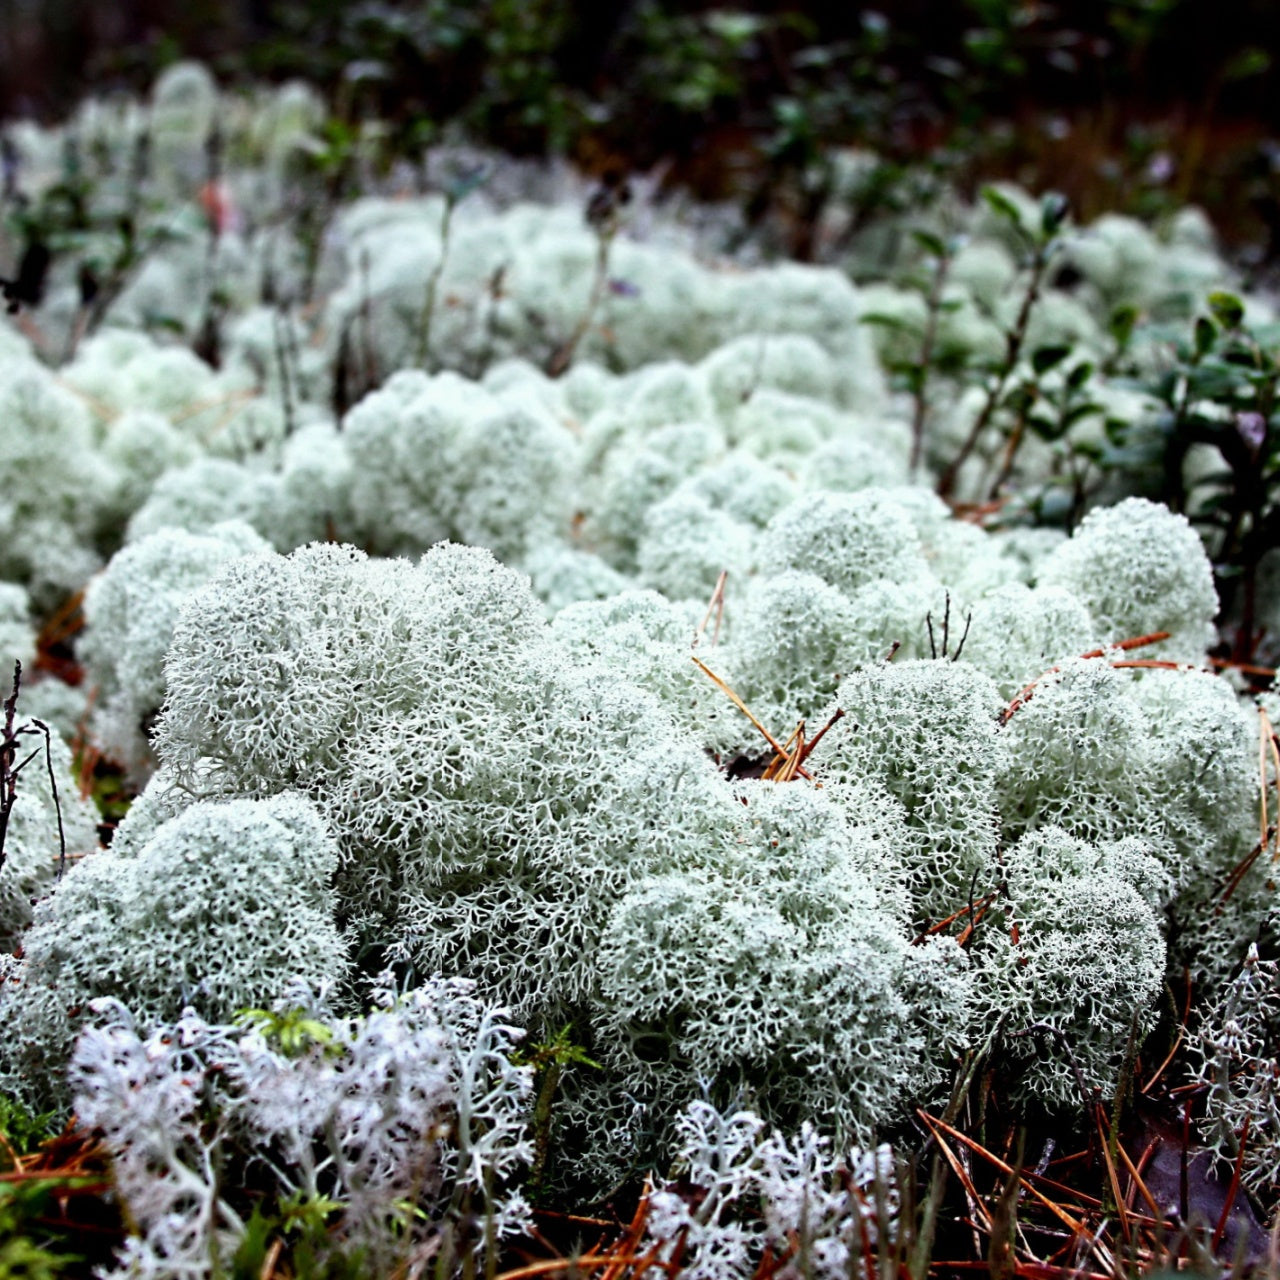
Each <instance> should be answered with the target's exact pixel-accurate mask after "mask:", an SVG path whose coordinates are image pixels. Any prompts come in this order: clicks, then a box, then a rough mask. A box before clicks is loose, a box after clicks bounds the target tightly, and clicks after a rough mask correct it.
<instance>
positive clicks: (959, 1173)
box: [933, 1121, 991, 1234]
mask: <svg viewBox="0 0 1280 1280" xmlns="http://www.w3.org/2000/svg"><path fill="white" fill-rule="evenodd" d="M938 1123H939V1124H941V1123H942V1122H941V1121H939V1122H938ZM933 1140H934V1141H935V1142H936V1143H937V1144H938V1150H939V1151H941V1152H942V1158H943V1159H944V1160H945V1161H946V1162H947V1164H949V1165H950V1166H951V1172H952V1173H954V1174H955V1175H956V1178H957V1179H958V1180H959V1182H960V1185H961V1186H962V1187H963V1188H964V1194H965V1198H966V1199H967V1200H968V1201H969V1205H970V1207H971V1208H972V1209H973V1211H974V1213H975V1214H977V1216H978V1218H979V1219H980V1221H979V1224H978V1225H979V1226H980V1227H981V1228H982V1230H983V1231H985V1232H987V1233H988V1234H990V1233H991V1215H990V1214H989V1213H988V1212H987V1208H986V1206H985V1205H984V1204H983V1203H982V1201H981V1200H980V1199H979V1198H978V1190H977V1188H976V1187H975V1186H974V1185H973V1179H972V1178H970V1176H969V1171H968V1169H966V1168H965V1167H964V1162H963V1161H962V1160H961V1159H960V1157H959V1156H958V1155H956V1153H955V1152H954V1151H953V1150H952V1149H951V1148H950V1147H949V1146H948V1145H947V1143H946V1141H945V1140H944V1139H943V1137H942V1135H941V1134H939V1133H938V1132H937V1131H936V1130H935V1132H934V1135H933Z"/></svg>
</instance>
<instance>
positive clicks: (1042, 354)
mask: <svg viewBox="0 0 1280 1280" xmlns="http://www.w3.org/2000/svg"><path fill="white" fill-rule="evenodd" d="M1070 354H1071V348H1070V347H1068V346H1060V345H1054V346H1047V347H1037V348H1036V349H1035V350H1034V351H1033V352H1032V353H1031V367H1032V368H1033V369H1034V370H1035V371H1036V374H1037V376H1040V377H1042V376H1043V375H1044V374H1046V373H1048V372H1049V370H1050V369H1052V368H1053V367H1054V365H1057V364H1061V363H1062V361H1064V360H1065V359H1066V358H1067V357H1068V356H1069V355H1070Z"/></svg>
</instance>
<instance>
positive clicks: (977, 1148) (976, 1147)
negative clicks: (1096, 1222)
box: [916, 1110, 1090, 1238]
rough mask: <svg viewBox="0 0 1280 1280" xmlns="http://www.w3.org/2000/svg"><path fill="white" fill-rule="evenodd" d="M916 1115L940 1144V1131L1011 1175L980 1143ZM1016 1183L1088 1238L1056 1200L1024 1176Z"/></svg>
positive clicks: (944, 1124)
mask: <svg viewBox="0 0 1280 1280" xmlns="http://www.w3.org/2000/svg"><path fill="white" fill-rule="evenodd" d="M916 1115H918V1116H919V1117H920V1119H921V1120H922V1121H924V1123H925V1125H927V1126H928V1129H929V1132H930V1133H932V1134H933V1136H934V1138H935V1139H936V1140H937V1141H938V1142H939V1143H941V1141H942V1139H941V1137H940V1136H939V1131H941V1132H942V1133H946V1134H948V1135H950V1136H951V1137H952V1138H954V1139H955V1140H956V1141H957V1142H962V1143H964V1145H965V1146H966V1147H968V1148H969V1150H970V1151H972V1152H974V1154H975V1155H980V1156H981V1157H982V1158H983V1159H984V1160H986V1161H988V1162H989V1163H990V1164H992V1165H993V1166H994V1167H995V1168H997V1169H999V1170H1000V1171H1001V1173H1004V1174H1011V1173H1013V1166H1012V1165H1010V1164H1008V1163H1006V1162H1005V1161H1004V1160H1001V1159H1000V1157H999V1156H998V1155H995V1154H994V1153H993V1152H991V1151H988V1150H987V1149H986V1147H984V1146H982V1145H981V1144H980V1143H978V1142H975V1141H974V1140H973V1139H972V1138H970V1137H968V1136H967V1135H965V1134H963V1133H961V1132H960V1130H959V1129H956V1128H953V1127H952V1126H951V1125H949V1124H947V1122H946V1121H945V1120H939V1119H937V1118H936V1117H934V1116H931V1115H929V1114H928V1113H927V1112H925V1111H920V1110H917V1111H916ZM1018 1181H1019V1182H1020V1183H1021V1184H1022V1185H1023V1186H1024V1187H1025V1188H1026V1189H1027V1191H1028V1192H1029V1193H1030V1195H1031V1196H1033V1197H1034V1198H1035V1199H1036V1200H1037V1201H1039V1202H1040V1204H1042V1205H1043V1206H1044V1207H1045V1208H1046V1209H1048V1210H1049V1212H1050V1213H1052V1214H1053V1216H1054V1217H1055V1218H1057V1219H1058V1221H1059V1222H1061V1223H1062V1225H1063V1226H1065V1227H1066V1228H1067V1229H1068V1230H1070V1231H1072V1232H1074V1233H1075V1234H1077V1235H1079V1236H1082V1237H1086V1238H1087V1237H1088V1236H1089V1234H1090V1233H1089V1231H1088V1230H1087V1228H1086V1227H1085V1225H1084V1223H1083V1222H1081V1221H1080V1220H1079V1219H1078V1218H1075V1217H1073V1216H1072V1215H1071V1214H1070V1213H1068V1212H1067V1210H1066V1209H1064V1208H1063V1207H1062V1206H1061V1205H1060V1204H1058V1203H1057V1201H1056V1200H1051V1199H1049V1197H1048V1196H1046V1195H1045V1194H1044V1193H1043V1192H1042V1191H1040V1190H1039V1189H1038V1188H1037V1187H1035V1186H1033V1185H1032V1184H1031V1183H1030V1182H1029V1181H1028V1180H1027V1178H1026V1175H1025V1174H1019V1175H1018Z"/></svg>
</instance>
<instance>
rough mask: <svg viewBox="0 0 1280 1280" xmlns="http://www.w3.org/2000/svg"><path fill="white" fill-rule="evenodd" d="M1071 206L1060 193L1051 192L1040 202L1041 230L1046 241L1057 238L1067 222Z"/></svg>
mask: <svg viewBox="0 0 1280 1280" xmlns="http://www.w3.org/2000/svg"><path fill="white" fill-rule="evenodd" d="M1070 211H1071V205H1070V204H1069V203H1068V201H1067V197H1066V196H1064V195H1063V194H1062V193H1061V192H1060V191H1049V192H1046V193H1045V195H1044V196H1043V197H1042V198H1041V200H1040V229H1041V230H1042V231H1043V232H1044V234H1045V237H1046V239H1047V238H1048V237H1050V236H1055V235H1057V234H1058V232H1059V231H1060V230H1061V229H1062V224H1063V223H1064V222H1066V220H1067V214H1068V213H1069V212H1070Z"/></svg>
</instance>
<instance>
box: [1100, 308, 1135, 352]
mask: <svg viewBox="0 0 1280 1280" xmlns="http://www.w3.org/2000/svg"><path fill="white" fill-rule="evenodd" d="M1137 323H1138V308H1137V307H1133V306H1128V305H1125V306H1122V307H1117V308H1116V309H1115V310H1114V311H1113V312H1112V313H1111V320H1110V321H1109V323H1108V325H1107V327H1108V329H1109V330H1110V332H1111V336H1112V337H1113V338H1114V339H1115V341H1116V345H1117V346H1119V347H1121V348H1124V347H1127V346H1128V345H1129V339H1130V338H1131V337H1133V328H1134V325H1136V324H1137Z"/></svg>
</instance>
